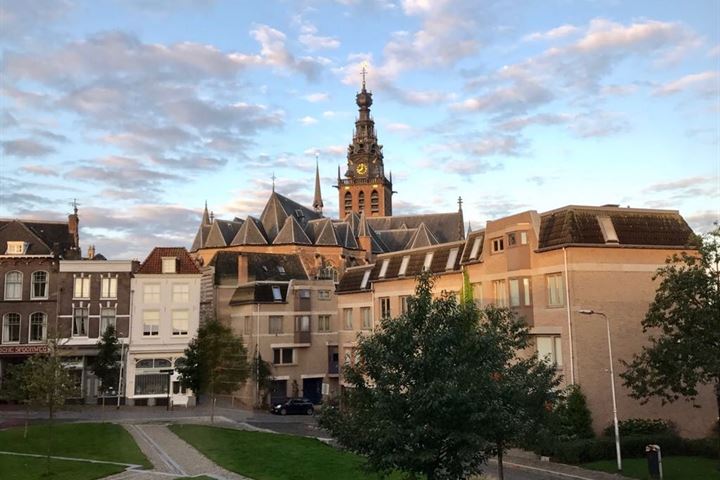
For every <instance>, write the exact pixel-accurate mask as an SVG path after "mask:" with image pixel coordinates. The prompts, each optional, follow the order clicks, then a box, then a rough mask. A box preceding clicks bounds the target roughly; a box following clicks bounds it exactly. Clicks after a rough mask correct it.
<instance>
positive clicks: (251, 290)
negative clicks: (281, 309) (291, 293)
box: [230, 283, 289, 305]
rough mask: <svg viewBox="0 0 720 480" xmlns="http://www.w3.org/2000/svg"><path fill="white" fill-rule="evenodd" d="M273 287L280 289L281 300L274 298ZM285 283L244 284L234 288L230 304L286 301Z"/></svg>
mask: <svg viewBox="0 0 720 480" xmlns="http://www.w3.org/2000/svg"><path fill="white" fill-rule="evenodd" d="M273 287H274V288H279V289H280V294H281V296H282V300H275V296H274V295H273ZM288 287H289V285H288V284H287V283H277V284H270V283H255V284H252V285H244V286H241V287H238V288H236V289H235V292H233V296H232V298H231V299H230V305H243V304H247V303H285V302H287V292H288Z"/></svg>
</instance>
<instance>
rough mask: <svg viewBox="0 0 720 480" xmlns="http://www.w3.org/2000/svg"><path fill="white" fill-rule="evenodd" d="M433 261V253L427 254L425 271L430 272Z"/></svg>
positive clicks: (424, 265)
mask: <svg viewBox="0 0 720 480" xmlns="http://www.w3.org/2000/svg"><path fill="white" fill-rule="evenodd" d="M432 261H433V252H428V253H426V254H425V262H424V263H423V270H430V265H432Z"/></svg>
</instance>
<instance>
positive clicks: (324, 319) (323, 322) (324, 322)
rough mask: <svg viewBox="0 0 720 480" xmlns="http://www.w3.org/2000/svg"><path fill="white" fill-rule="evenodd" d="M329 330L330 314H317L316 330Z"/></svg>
mask: <svg viewBox="0 0 720 480" xmlns="http://www.w3.org/2000/svg"><path fill="white" fill-rule="evenodd" d="M329 331H330V315H318V332H329Z"/></svg>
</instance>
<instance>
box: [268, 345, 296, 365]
mask: <svg viewBox="0 0 720 480" xmlns="http://www.w3.org/2000/svg"><path fill="white" fill-rule="evenodd" d="M273 363H274V364H275V365H287V364H290V363H293V349H292V348H274V349H273Z"/></svg>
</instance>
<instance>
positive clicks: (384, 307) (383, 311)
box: [380, 297, 391, 318]
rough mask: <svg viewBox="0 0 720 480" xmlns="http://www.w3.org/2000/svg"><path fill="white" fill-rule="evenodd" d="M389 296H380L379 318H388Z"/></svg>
mask: <svg viewBox="0 0 720 480" xmlns="http://www.w3.org/2000/svg"><path fill="white" fill-rule="evenodd" d="M390 315H391V313H390V297H382V298H380V318H390Z"/></svg>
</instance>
